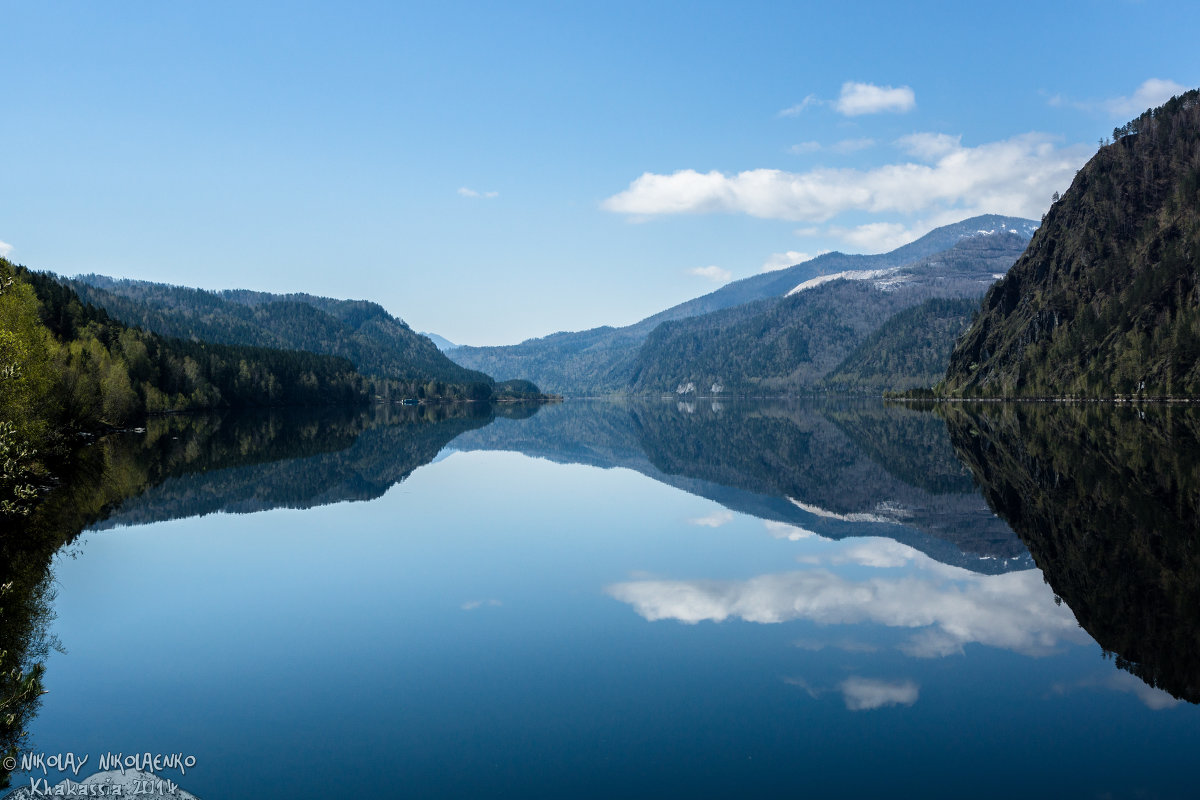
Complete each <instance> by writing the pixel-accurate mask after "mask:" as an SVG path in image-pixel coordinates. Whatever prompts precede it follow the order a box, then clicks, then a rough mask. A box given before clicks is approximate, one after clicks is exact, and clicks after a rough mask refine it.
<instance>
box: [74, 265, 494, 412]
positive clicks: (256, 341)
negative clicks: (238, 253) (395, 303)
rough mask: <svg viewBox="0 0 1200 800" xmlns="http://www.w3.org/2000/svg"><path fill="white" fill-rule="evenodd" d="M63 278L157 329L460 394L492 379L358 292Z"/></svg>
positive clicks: (128, 319)
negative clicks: (333, 362) (295, 354)
mask: <svg viewBox="0 0 1200 800" xmlns="http://www.w3.org/2000/svg"><path fill="white" fill-rule="evenodd" d="M69 285H70V287H71V288H73V289H74V290H75V291H76V292H77V293H78V294H79V296H80V298H81V299H82V300H83V301H84V302H87V303H91V304H93V305H95V306H97V307H100V308H103V309H105V310H106V311H107V312H108V313H109V314H111V315H112V316H113V317H115V318H117V319H119V320H121V321H122V322H124V323H126V324H128V325H135V326H137V327H140V328H143V329H144V330H147V331H153V332H154V333H157V334H159V335H161V336H168V337H173V338H178V339H185V340H201V341H205V342H213V343H219V344H229V345H241V346H250V347H260V348H273V349H280V350H304V351H307V352H310V353H318V354H322V355H330V356H339V357H342V358H346V359H348V360H349V361H350V362H351V363H353V364H354V365H355V367H356V368H357V369H358V371H359V372H361V373H362V374H363V375H366V376H368V377H372V378H380V379H387V380H395V381H403V382H410V381H418V382H427V381H430V380H432V381H437V382H439V383H441V384H444V385H459V386H461V387H463V388H462V389H461V390H458V394H460V395H462V396H481V395H482V392H481V391H480V390H478V389H475V388H473V387H471V384H477V383H481V384H486V385H489V386H490V384H491V382H492V381H491V378H489V377H488V376H487V375H485V374H483V373H481V372H476V371H473V370H468V369H466V368H464V367H461V366H459V365H458V364H456V363H454V362H453V361H451V360H450V359H448V358H447V357H446V356H445V355H444V354H442V352H441V351H440V350H438V349H437V347H436V346H435V345H434V344H433V342H432V341H430V340H429V339H428V338H426V337H425V336H422V335H420V334H418V333H415V332H414V331H413V330H412V329H411V328H409V327H408V325H406V324H405V323H404V322H403V321H402V320H399V319H396V318H395V317H393V316H391V315H390V314H388V313H387V311H385V310H384V309H383V307H381V306H379V305H378V304H376V303H371V302H368V301H365V300H334V299H331V298H328V297H315V296H313V295H308V294H285V295H278V294H268V293H266V292H250V291H245V290H227V291H223V292H210V291H205V290H203V289H189V288H186V287H182V286H171V285H168V284H161V283H149V282H146V281H131V280H121V281H116V280H113V279H111V278H106V277H104V276H100V275H86V276H82V277H80V278H77V279H75V280H73V281H70V283H69Z"/></svg>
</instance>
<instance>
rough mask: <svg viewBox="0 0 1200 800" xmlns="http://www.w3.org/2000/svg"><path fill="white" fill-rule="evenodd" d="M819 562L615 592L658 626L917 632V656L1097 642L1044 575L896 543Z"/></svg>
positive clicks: (648, 583) (861, 546) (1042, 650)
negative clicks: (736, 623)
mask: <svg viewBox="0 0 1200 800" xmlns="http://www.w3.org/2000/svg"><path fill="white" fill-rule="evenodd" d="M813 560H814V561H816V562H817V566H816V567H815V568H812V569H805V570H798V571H793V572H785V573H778V574H769V575H759V576H756V577H753V578H750V579H748V580H740V581H720V580H637V581H627V582H623V583H618V584H615V585H612V586H610V587H608V589H607V590H606V591H607V592H608V593H609V594H610V595H612V596H613V597H614V598H616V599H617V600H620V601H621V602H624V603H628V604H629V605H630V606H632V607H633V609H634V610H635V611H636V612H637V613H638V614H640V615H641V616H642V617H644V618H645V619H647V620H650V621H655V620H664V619H672V620H677V621H679V622H685V623H689V624H695V623H699V622H704V621H711V622H721V621H724V620H727V619H731V618H734V619H741V620H744V621H747V622H757V623H768V624H772V623H781V622H787V621H791V620H807V621H809V622H815V623H818V624H820V625H862V624H876V625H884V626H887V627H890V628H900V629H907V630H911V631H912V633H911V634H910V635H909V636H907V637H906V638H905V639H904V640H903V641H902V642H900V643H899V644H898V645H897V646H898V648H899V649H900V650H901V652H903V653H904V654H906V655H908V656H913V657H916V658H936V657H944V656H948V655H953V654H959V653H962V652H963V648H964V646H966V645H968V644H983V645H988V646H991V647H998V648H1003V649H1006V650H1010V651H1013V652H1017V653H1021V654H1023V655H1029V656H1042V655H1047V654H1049V653H1052V652H1054V651H1055V649H1056V648H1057V647H1058V646H1059V645H1060V644H1062V643H1075V644H1083V643H1086V642H1087V641H1089V640H1088V637H1087V635H1086V634H1085V633H1084V632H1083V631H1081V630H1080V629H1079V626H1078V625H1077V624H1076V623H1075V618H1074V617H1073V616H1072V614H1071V612H1070V610H1069V609H1068V608H1065V607H1063V606H1061V605H1057V604H1055V602H1054V595H1053V592H1052V591H1051V590H1050V588H1049V587H1047V586H1046V585H1045V583H1044V582H1043V580H1042V575H1041V573H1040V572H1038V571H1037V570H1024V571H1021V572H1009V573H1005V574H1001V575H981V574H978V573H974V572H970V571H968V570H965V569H961V568H958V567H952V566H948V565H945V564H941V563H939V562H937V561H934V560H933V559H931V558H929V557H928V556H925V555H924V554H922V553H919V552H918V551H916V550H913V549H912V548H909V547H905V546H904V545H901V544H899V543H897V542H894V541H891V540H889V539H868V540H863V541H858V542H854V543H851V544H849V545H848V546H846V547H844V548H841V549H839V550H838V551H837V552H835V553H834V554H833V555H831V556H828V557H826V558H824V559H813ZM862 566H867V567H871V568H873V569H875V570H879V571H881V572H882V573H883V574H880V575H873V576H871V577H867V578H857V577H855V576H854V574H853V573H855V572H857V571H858V570H855V569H849V568H848V567H862ZM810 646H811V645H810Z"/></svg>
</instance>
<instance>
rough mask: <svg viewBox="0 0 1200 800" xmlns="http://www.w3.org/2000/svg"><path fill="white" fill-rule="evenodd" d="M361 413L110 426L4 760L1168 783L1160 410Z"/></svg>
mask: <svg viewBox="0 0 1200 800" xmlns="http://www.w3.org/2000/svg"><path fill="white" fill-rule="evenodd" d="M393 413H395V412H389V413H386V414H385V413H384V412H372V413H371V414H368V415H365V416H360V417H355V416H353V415H345V416H343V417H338V418H336V419H330V418H327V417H321V416H317V417H313V418H305V417H303V416H301V417H298V418H293V417H289V416H273V417H270V418H269V419H268V418H254V419H250V420H249V421H246V420H241V421H239V420H236V419H234V418H225V419H222V420H218V421H216V422H213V421H209V422H206V423H205V424H204V425H200V426H194V427H190V428H189V427H188V426H187V425H185V423H184V422H183V421H180V420H174V421H171V422H170V423H165V422H163V423H159V428H158V429H155V428H153V427H152V428H151V430H150V431H149V432H147V433H146V434H142V435H140V436H141V438H140V439H137V436H136V435H134V436H132V437H129V438H132V439H134V440H135V442H134V444H127V445H125V446H126V447H132V448H135V449H136V448H142V449H141V450H139V451H138V452H139V453H140V456H139V457H140V458H143V459H145V458H148V457H150V456H149V455H148V454H149V453H151V452H153V454H154V457H155V458H157V459H159V460H162V461H166V460H169V459H170V458H174V459H175V461H174V462H172V463H174V464H175V466H174V467H172V468H171V469H169V470H166V471H165V474H161V475H158V474H156V476H155V477H154V478H153V479H148V480H146V481H145V483H146V484H148V485H149V486H148V488H147V489H146V491H145V492H143V493H141V494H140V495H137V496H134V497H131V498H129V499H127V500H125V502H124V503H123V504H122V505H120V507H119V508H118V509H117V510H116V511H114V512H112V513H111V515H109V516H108V518H107V519H106V520H104V521H102V522H100V523H99V524H97V525H95V526H93V528H92V529H90V530H88V531H86V532H84V533H83V534H82V535H81V536H80V537H79V538H78V539H77V540H76V541H75V542H74V543H73V544H70V545H68V547H67V549H66V550H65V551H63V552H62V553H60V554H59V556H58V557H57V558H56V560H55V562H54V567H53V569H54V575H55V588H56V590H57V596H56V598H55V599H54V600H53V604H52V605H53V610H54V612H55V614H56V619H55V620H54V621H53V622H52V623H51V626H50V630H49V633H50V634H52V635H53V636H54V637H56V639H57V641H58V642H59V643H61V645H62V649H63V651H64V652H52V653H51V654H50V657H49V659H48V663H47V670H46V675H45V684H46V687H47V688H48V689H49V694H47V695H46V696H45V697H44V698H43V702H42V705H41V708H40V710H39V711H38V712H37V715H36V717H35V718H34V719H32V720H31V722H30V724H29V727H30V730H31V739H30V741H29V743H28V745H27V748H26V749H29V750H33V751H39V752H46V753H58V752H74V753H78V754H85V753H86V754H92V763H91V764H90V765H89V766H88V767H87V768H85V770H84V773H83V774H87V773H88V772H90V771H93V768H94V766H95V761H96V759H97V757H98V755H99V754H101V753H105V752H124V753H133V752H152V753H154V752H158V753H185V754H194V755H195V757H196V761H197V763H196V766H195V767H193V768H192V769H190V770H188V771H187V774H186V776H180V775H179V774H178V773H177V772H168V773H166V774H167V775H169V776H171V777H172V778H173V779H174V780H176V782H178V783H179V784H181V785H182V786H183V788H185V789H187V790H189V791H191V792H193V793H195V794H196V795H198V796H200V797H202V798H207V799H211V798H250V797H256V798H257V797H318V796H321V797H324V796H327V797H355V796H369V797H376V796H394V797H411V798H423V797H431V798H432V797H437V798H449V797H514V798H516V797H519V798H536V797H664V796H666V797H675V796H690V797H746V796H766V797H785V796H786V797H796V796H806V797H879V796H900V797H961V796H973V797H1012V796H1035V797H1051V796H1053V797H1133V796H1137V797H1187V796H1193V795H1192V794H1191V792H1192V791H1194V770H1195V767H1194V757H1195V752H1196V750H1197V746H1198V745H1200V714H1198V713H1197V706H1196V705H1195V704H1194V703H1195V701H1196V700H1197V699H1200V697H1198V696H1197V693H1196V687H1197V680H1196V673H1195V664H1196V661H1195V654H1196V649H1195V647H1196V641H1197V640H1196V627H1195V625H1194V622H1195V615H1196V613H1197V611H1196V609H1195V608H1194V606H1189V604H1190V603H1193V602H1194V601H1195V600H1196V594H1195V583H1196V581H1195V578H1196V574H1197V571H1198V568H1197V566H1196V564H1195V562H1194V561H1188V559H1187V558H1186V557H1184V556H1181V555H1179V553H1177V552H1175V549H1173V548H1182V550H1181V552H1184V553H1190V554H1191V558H1192V559H1195V558H1197V554H1196V552H1195V549H1194V544H1195V541H1196V531H1195V527H1194V526H1195V514H1196V505H1195V503H1194V502H1192V501H1194V498H1195V496H1196V495H1195V490H1196V487H1195V486H1194V485H1192V486H1189V485H1186V480H1189V479H1188V478H1186V476H1188V475H1192V476H1193V477H1194V474H1195V470H1194V461H1195V459H1196V453H1194V452H1190V450H1191V449H1194V448H1193V445H1194V440H1193V439H1188V440H1187V441H1183V439H1181V437H1183V436H1184V434H1185V433H1188V432H1190V431H1195V430H1196V429H1197V428H1196V426H1195V425H1194V424H1193V421H1192V420H1191V418H1190V417H1188V416H1187V415H1186V414H1184V413H1183V412H1175V411H1164V410H1160V411H1157V412H1153V413H1152V414H1151V419H1149V420H1146V419H1144V418H1137V417H1136V416H1134V415H1132V414H1131V413H1129V412H1119V413H1118V412H1112V411H1108V412H1104V413H1108V414H1109V415H1110V416H1109V417H1103V418H1100V417H1095V418H1093V417H1087V416H1086V415H1084V416H1081V413H1082V412H1071V413H1066V412H1052V411H1045V412H1037V411H1033V410H1028V409H1006V410H1004V411H1003V413H1002V412H1001V411H999V410H994V411H991V412H987V413H985V414H983V416H972V415H971V414H969V413H967V411H965V410H959V411H953V412H952V413H950V414H949V415H948V416H947V415H946V414H943V415H942V416H939V415H936V414H932V413H926V412H916V411H912V410H908V409H888V408H884V407H883V406H882V405H879V404H871V403H866V404H852V405H790V406H739V405H727V406H721V405H719V404H718V405H716V406H714V405H713V404H710V403H693V404H691V405H687V404H676V403H674V402H671V403H659V404H648V405H644V406H637V405H617V404H600V403H582V402H580V403H573V402H568V403H566V404H563V405H559V406H550V407H545V408H542V409H540V410H537V411H536V413H532V414H530V412H529V411H528V410H526V411H519V412H512V411H508V412H504V413H506V414H507V415H508V416H505V417H501V418H494V417H493V416H491V415H487V416H479V415H475V416H467V417H454V418H450V419H443V420H439V421H426V420H423V419H420V418H419V417H417V416H412V415H409V416H405V415H404V414H399V413H396V414H395V416H392V414H393ZM1089 413H1097V414H1099V413H1101V412H1089ZM988 414H990V416H989V415H988ZM1056 414H1057V416H1056ZM1064 414H1065V416H1064ZM1114 414H1115V415H1116V416H1115V417H1113V416H1112V415H1114ZM1156 415H1157V416H1156ZM1160 417H1161V418H1160ZM197 428H200V429H201V430H197ZM264 431H265V433H264ZM1088 431H1090V433H1089V432H1088ZM1147 431H1149V433H1147ZM1181 431H1182V433H1181ZM1189 435H1190V434H1189ZM222 437H225V438H224V439H222ZM1160 438H1161V440H1162V442H1163V443H1164V444H1163V445H1162V446H1163V447H1166V448H1167V450H1166V451H1165V452H1170V453H1174V454H1175V455H1174V461H1173V462H1172V463H1171V464H1167V465H1164V464H1163V463H1162V462H1163V459H1162V458H1161V453H1158V452H1157V451H1155V450H1154V449H1153V448H1154V447H1155V442H1156V441H1159V439H1160ZM1184 438H1186V437H1184ZM151 439H153V440H154V441H155V442H157V444H155V445H154V446H153V447H151V446H150V444H149V443H148V440H151ZM1181 442H1182V443H1181ZM1121 443H1125V444H1121ZM164 448H165V449H164ZM189 448H190V449H189ZM1181 448H1183V449H1185V450H1188V451H1189V452H1187V453H1183V454H1180V452H1179V451H1180V449H1181ZM1126 451H1128V452H1126ZM238 453H240V454H241V455H240V456H237V455H236V454H238ZM231 454H233V455H231ZM235 456H236V457H235ZM1139 459H1140V460H1139ZM1152 463H1157V464H1158V466H1157V467H1151V466H1149V465H1150V464H1152ZM206 467H213V468H211V469H206ZM1131 476H1133V477H1131ZM1180 476H1184V477H1183V478H1181V477H1180ZM1181 481H1183V482H1184V483H1183V484H1182V485H1181ZM1143 483H1144V484H1146V485H1142V484H1143ZM1106 493H1107V494H1106ZM1131 497H1132V498H1133V500H1132V501H1131V499H1130V498H1131ZM1138 498H1143V499H1144V503H1143V502H1141V501H1139V500H1138ZM1189 498H1191V500H1189ZM1189 502H1190V503H1191V505H1189ZM1164 508H1165V509H1166V510H1163V509H1164ZM1114 509H1116V510H1114ZM997 511H998V512H1000V515H999V516H997V514H996V512H997ZM1122 514H1126V516H1121V515H1122ZM1173 525H1174V526H1176V527H1175V528H1172V526H1173ZM1138 526H1141V528H1140V529H1136V528H1138ZM1114 528H1117V529H1114ZM1189 536H1190V537H1191V539H1190V540H1189V539H1188V537H1189ZM1106 537H1118V538H1119V541H1120V542H1121V543H1123V544H1121V545H1119V546H1118V545H1113V546H1109V545H1106V544H1103V543H1104V542H1107V541H1108V538H1106ZM1164 538H1165V539H1167V540H1168V541H1166V542H1165V543H1164V542H1163V541H1160V540H1162V539H1164ZM1179 541H1183V542H1184V544H1182V545H1177V544H1176V543H1177V542H1179ZM1187 541H1190V542H1192V544H1190V545H1189V544H1186V542H1187ZM1089 542H1093V543H1095V542H1100V544H1092V545H1089V544H1088V543H1089ZM1147 542H1149V544H1146V543H1147ZM1088 547H1096V548H1099V550H1100V551H1102V552H1101V553H1100V554H1099V555H1098V554H1097V553H1096V552H1091V551H1089V550H1088V549H1087V548H1088ZM1122 547H1125V548H1126V549H1128V550H1129V551H1130V553H1133V555H1130V553H1126V552H1124V551H1123V550H1122V549H1121V548H1122ZM1147 552H1149V553H1150V555H1145V554H1146V553H1147ZM1113 559H1116V560H1117V563H1110V562H1111V561H1112V560H1113ZM1138 559H1142V561H1139V560H1138ZM1131 562H1137V563H1133V565H1132V566H1131V565H1130V564H1131ZM1160 562H1161V563H1160ZM1139 564H1140V566H1139ZM1163 564H1168V565H1169V566H1170V569H1174V570H1175V571H1176V572H1174V573H1171V575H1172V577H1170V579H1165V578H1162V575H1163V569H1165V568H1164V567H1163V566H1162V565H1163ZM1039 567H1041V568H1039ZM1043 570H1046V572H1045V573H1044V572H1043ZM1143 573H1146V574H1149V575H1150V576H1151V577H1148V578H1145V579H1144V580H1143V579H1141V578H1139V576H1141V575H1143ZM1116 575H1119V576H1123V577H1122V578H1121V580H1120V581H1118V580H1117V579H1116V578H1114V577H1113V576H1116ZM1122 581H1123V583H1122ZM1139 581H1140V582H1139ZM1109 583H1112V584H1117V583H1120V586H1117V587H1116V588H1111V587H1109V586H1107V585H1106V584H1109ZM1127 584H1128V585H1127ZM1110 588H1111V591H1110ZM1056 592H1058V594H1056ZM1147 620H1150V621H1147ZM1081 623H1083V624H1082V625H1081ZM1094 637H1096V638H1094ZM1098 640H1099V641H1098ZM1189 648H1190V649H1189ZM1155 684H1156V685H1158V686H1160V687H1161V688H1155ZM39 774H40V773H39ZM13 785H14V786H16V787H19V786H22V785H26V786H27V785H28V777H27V776H24V775H15V776H14V783H13Z"/></svg>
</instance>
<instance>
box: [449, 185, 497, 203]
mask: <svg viewBox="0 0 1200 800" xmlns="http://www.w3.org/2000/svg"><path fill="white" fill-rule="evenodd" d="M458 193H459V194H460V195H462V196H463V197H474V198H480V199H483V200H491V199H492V198H493V197H499V196H500V193H499V192H478V191H476V190H474V189H471V188H468V187H466V186H461V187H459V190H458Z"/></svg>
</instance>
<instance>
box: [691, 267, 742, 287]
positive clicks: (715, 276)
mask: <svg viewBox="0 0 1200 800" xmlns="http://www.w3.org/2000/svg"><path fill="white" fill-rule="evenodd" d="M688 272H689V273H690V274H692V275H698V276H700V277H701V278H708V279H709V280H710V281H712V282H713V283H725V282H726V281H728V280H729V279H730V278H732V277H733V273H732V272H730V271H729V270H727V269H721V268H720V267H715V266H708V267H692V268H691V269H689V270H688Z"/></svg>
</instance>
